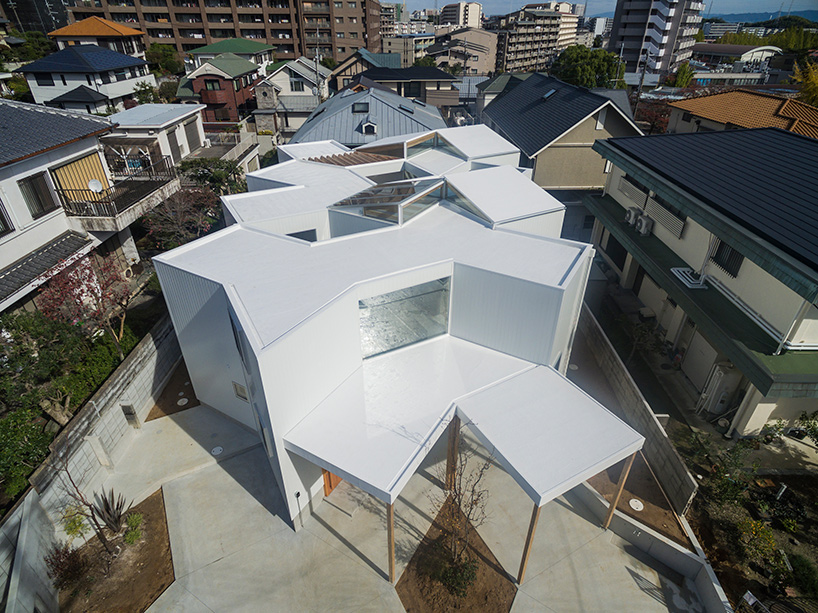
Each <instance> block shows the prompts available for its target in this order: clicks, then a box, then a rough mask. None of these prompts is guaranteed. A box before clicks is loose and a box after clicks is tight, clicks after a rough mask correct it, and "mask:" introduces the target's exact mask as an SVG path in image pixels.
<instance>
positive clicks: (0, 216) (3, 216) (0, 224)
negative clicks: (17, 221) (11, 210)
mask: <svg viewBox="0 0 818 613" xmlns="http://www.w3.org/2000/svg"><path fill="white" fill-rule="evenodd" d="M12 232H14V224H13V223H11V217H9V214H8V213H7V212H6V208H5V207H4V206H3V202H2V200H0V237H2V236H6V235H7V234H11V233H12Z"/></svg>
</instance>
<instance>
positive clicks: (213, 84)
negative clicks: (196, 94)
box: [205, 80, 222, 91]
mask: <svg viewBox="0 0 818 613" xmlns="http://www.w3.org/2000/svg"><path fill="white" fill-rule="evenodd" d="M221 88H222V84H221V83H220V82H219V81H210V80H208V81H205V89H208V90H210V91H215V90H219V89H221Z"/></svg>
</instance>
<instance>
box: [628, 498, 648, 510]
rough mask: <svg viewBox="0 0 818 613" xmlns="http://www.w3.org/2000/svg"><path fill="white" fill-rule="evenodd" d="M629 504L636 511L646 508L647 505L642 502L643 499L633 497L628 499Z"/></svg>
mask: <svg viewBox="0 0 818 613" xmlns="http://www.w3.org/2000/svg"><path fill="white" fill-rule="evenodd" d="M628 504H629V505H630V507H631V508H632V509H633V510H634V511H642V510H643V509H644V508H645V505H644V504H642V501H641V500H637V499H636V498H631V499H630V500H629V501H628Z"/></svg>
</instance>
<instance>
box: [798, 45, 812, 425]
mask: <svg viewBox="0 0 818 613" xmlns="http://www.w3.org/2000/svg"><path fill="white" fill-rule="evenodd" d="M792 78H793V81H795V82H796V83H799V84H800V85H801V91H800V92H798V99H799V100H800V101H801V102H805V103H806V104H811V105H812V106H818V64H815V63H814V62H809V61H806V62H803V64H797V65H796V66H795V73H794V74H793V75H792ZM813 440H815V439H813Z"/></svg>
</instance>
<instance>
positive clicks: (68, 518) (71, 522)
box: [62, 506, 88, 539]
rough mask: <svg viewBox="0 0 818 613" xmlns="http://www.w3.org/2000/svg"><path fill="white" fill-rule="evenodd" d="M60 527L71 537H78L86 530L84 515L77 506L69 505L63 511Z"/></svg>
mask: <svg viewBox="0 0 818 613" xmlns="http://www.w3.org/2000/svg"><path fill="white" fill-rule="evenodd" d="M62 529H63V530H64V531H65V533H66V534H67V535H68V536H70V537H71V538H72V539H75V538H79V537H81V536H82V535H83V534H85V533H86V532H88V525H87V524H86V523H85V516H83V514H82V513H81V512H80V509H79V508H78V507H75V506H70V507H68V508H67V509H65V510H64V511H63V514H62Z"/></svg>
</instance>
